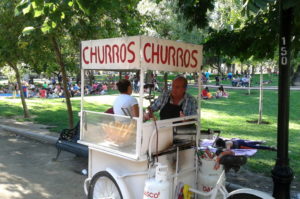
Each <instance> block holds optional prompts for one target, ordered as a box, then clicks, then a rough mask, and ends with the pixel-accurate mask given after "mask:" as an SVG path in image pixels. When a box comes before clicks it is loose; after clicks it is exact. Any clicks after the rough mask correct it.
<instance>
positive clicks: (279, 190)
mask: <svg viewBox="0 0 300 199" xmlns="http://www.w3.org/2000/svg"><path fill="white" fill-rule="evenodd" d="M283 2H284V0H279V12H280V30H279V85H278V121H277V123H278V125H277V149H278V151H277V159H276V164H275V167H274V168H273V170H272V172H271V173H272V178H273V183H274V189H273V196H274V197H275V198H276V199H290V185H291V182H292V180H293V176H294V174H293V170H292V169H291V168H290V167H289V154H288V143H289V140H288V138H289V97H290V52H291V49H290V46H291V28H292V25H291V24H292V19H293V17H292V11H293V10H292V9H286V10H284V9H283Z"/></svg>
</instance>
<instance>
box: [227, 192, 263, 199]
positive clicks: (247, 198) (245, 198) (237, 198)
mask: <svg viewBox="0 0 300 199" xmlns="http://www.w3.org/2000/svg"><path fill="white" fill-rule="evenodd" d="M227 199H263V198H261V197H258V196H256V195H253V194H249V193H238V194H234V195H232V196H230V197H228V198H227Z"/></svg>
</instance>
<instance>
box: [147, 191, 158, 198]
mask: <svg viewBox="0 0 300 199" xmlns="http://www.w3.org/2000/svg"><path fill="white" fill-rule="evenodd" d="M144 195H145V196H147V197H149V198H159V195H160V192H157V193H152V192H149V191H145V192H144Z"/></svg>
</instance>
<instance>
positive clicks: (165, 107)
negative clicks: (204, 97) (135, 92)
mask: <svg viewBox="0 0 300 199" xmlns="http://www.w3.org/2000/svg"><path fill="white" fill-rule="evenodd" d="M186 89H187V80H186V79H185V78H184V77H183V76H177V77H176V78H175V79H174V80H173V83H172V90H171V91H166V92H164V93H163V94H162V95H160V96H159V97H158V98H157V99H156V100H155V102H154V103H153V104H152V105H151V106H150V107H149V108H148V110H149V113H146V114H145V115H144V119H145V120H148V119H150V118H151V117H152V112H154V111H158V110H159V111H160V114H159V115H160V119H161V120H164V119H170V118H176V117H184V116H190V115H197V108H198V106H197V100H196V99H195V98H194V97H193V96H191V95H190V94H188V93H187V92H186Z"/></svg>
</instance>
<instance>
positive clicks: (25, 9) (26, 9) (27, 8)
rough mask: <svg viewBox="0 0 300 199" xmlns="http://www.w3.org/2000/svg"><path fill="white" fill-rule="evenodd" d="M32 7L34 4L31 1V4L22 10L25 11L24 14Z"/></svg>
mask: <svg viewBox="0 0 300 199" xmlns="http://www.w3.org/2000/svg"><path fill="white" fill-rule="evenodd" d="M31 8H32V5H31V3H29V4H28V5H27V7H26V8H24V9H23V10H22V11H23V14H24V15H26V14H28V13H29V12H30V11H31Z"/></svg>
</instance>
